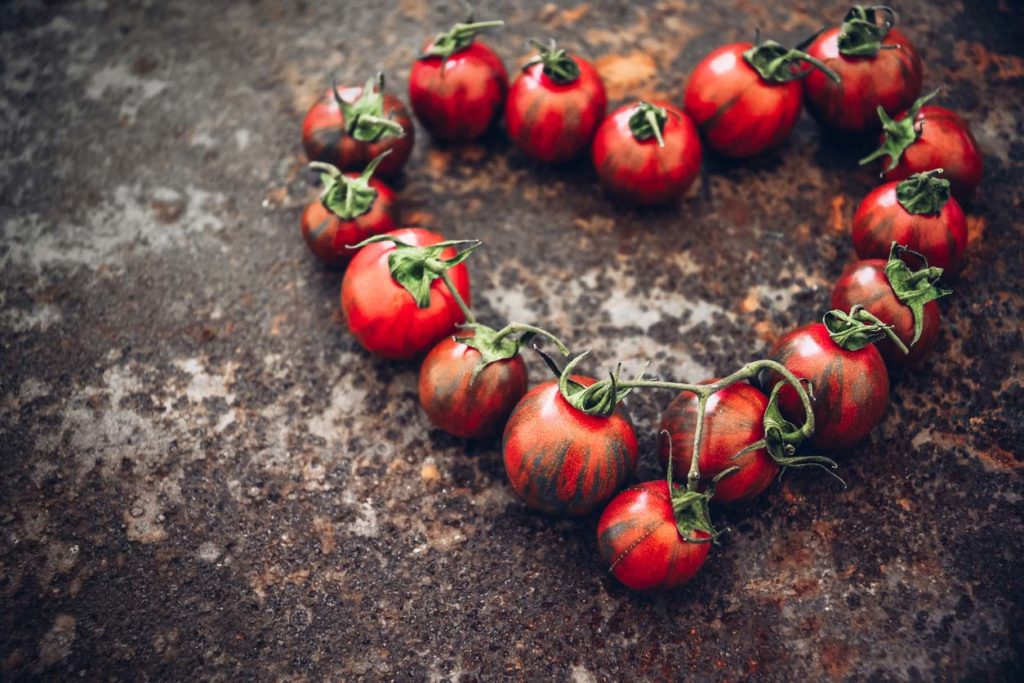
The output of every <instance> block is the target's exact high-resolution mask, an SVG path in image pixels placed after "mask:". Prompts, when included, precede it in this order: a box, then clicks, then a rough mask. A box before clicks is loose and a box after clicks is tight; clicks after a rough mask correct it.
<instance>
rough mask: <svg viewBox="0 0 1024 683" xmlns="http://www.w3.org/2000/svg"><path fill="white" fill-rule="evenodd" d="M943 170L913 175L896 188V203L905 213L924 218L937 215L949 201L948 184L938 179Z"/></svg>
mask: <svg viewBox="0 0 1024 683" xmlns="http://www.w3.org/2000/svg"><path fill="white" fill-rule="evenodd" d="M943 170H944V169H941V168H936V169H932V170H931V171H924V172H923V173H915V174H914V175H912V176H910V177H908V178H907V179H906V180H904V181H903V182H901V183H900V184H899V185H897V186H896V201H898V202H899V203H900V206H902V207H903V208H904V209H906V210H907V213H912V214H916V215H918V216H924V215H929V214H937V213H939V212H940V211H942V207H944V206H945V205H946V202H948V201H949V196H950V183H949V181H948V180H946V179H945V178H939V177H938V176H939V174H941V173H942V172H943Z"/></svg>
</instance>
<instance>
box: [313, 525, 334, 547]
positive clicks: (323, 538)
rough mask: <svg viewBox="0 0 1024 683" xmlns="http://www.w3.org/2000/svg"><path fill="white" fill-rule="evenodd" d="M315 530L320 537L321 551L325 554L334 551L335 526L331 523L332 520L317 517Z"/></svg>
mask: <svg viewBox="0 0 1024 683" xmlns="http://www.w3.org/2000/svg"><path fill="white" fill-rule="evenodd" d="M313 531H315V532H316V535H317V536H318V537H319V538H320V552H321V553H323V554H324V555H330V554H331V553H332V552H334V526H333V525H331V520H329V519H327V518H326V517H315V518H314V519H313Z"/></svg>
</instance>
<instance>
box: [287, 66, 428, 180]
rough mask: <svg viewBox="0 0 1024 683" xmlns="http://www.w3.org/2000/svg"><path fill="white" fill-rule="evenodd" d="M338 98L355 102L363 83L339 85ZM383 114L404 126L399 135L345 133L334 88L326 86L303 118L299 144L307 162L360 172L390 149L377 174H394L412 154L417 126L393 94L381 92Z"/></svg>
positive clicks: (343, 120)
mask: <svg viewBox="0 0 1024 683" xmlns="http://www.w3.org/2000/svg"><path fill="white" fill-rule="evenodd" d="M338 93H339V94H340V95H341V99H343V100H345V101H346V102H355V101H356V100H357V99H359V96H360V95H361V94H362V93H363V88H362V86H356V87H351V88H338ZM384 115H385V116H386V117H388V118H391V119H393V120H395V121H396V122H398V123H400V124H401V125H402V128H404V129H405V135H403V136H402V137H390V138H384V139H382V140H380V141H379V142H360V141H359V140H356V139H355V138H353V137H351V136H349V135H345V117H344V116H342V113H341V108H340V107H339V106H338V103H337V102H336V101H335V100H334V91H333V90H331V89H328V90H327V92H325V93H324V95H323V97H321V98H320V99H319V100H317V101H316V102H315V103H314V104H313V106H312V107H310V109H309V111H308V112H307V113H306V118H305V119H304V120H303V121H302V146H303V147H304V148H305V150H306V156H307V157H309V160H310V161H326V162H327V163H329V164H334V165H335V166H337V167H338V168H340V169H341V170H343V171H361V170H362V169H363V168H365V167H366V165H367V164H368V163H370V162H371V161H372V160H373V159H374V158H376V157H377V156H379V155H380V154H381V153H382V152H384V151H385V150H388V149H390V150H391V154H389V155H387V156H386V157H385V158H384V159H383V160H382V161H381V162H380V166H378V167H377V174H378V175H383V176H390V177H393V176H395V175H397V174H398V172H399V171H401V170H402V168H403V167H404V166H405V162H407V161H408V160H409V155H411V154H412V146H413V143H414V142H415V139H416V129H415V127H414V126H413V124H412V118H410V116H409V110H408V109H406V108H405V105H404V104H402V101H401V100H400V99H398V98H397V97H395V96H394V95H389V94H387V93H384Z"/></svg>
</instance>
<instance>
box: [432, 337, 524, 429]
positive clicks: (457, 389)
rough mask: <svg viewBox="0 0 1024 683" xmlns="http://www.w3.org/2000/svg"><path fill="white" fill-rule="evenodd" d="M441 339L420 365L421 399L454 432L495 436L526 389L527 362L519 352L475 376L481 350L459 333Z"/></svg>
mask: <svg viewBox="0 0 1024 683" xmlns="http://www.w3.org/2000/svg"><path fill="white" fill-rule="evenodd" d="M474 334H475V333H474V331H473V330H466V331H465V332H461V331H460V332H459V333H458V334H457V335H456V337H448V338H446V339H442V340H441V342H440V343H438V345H437V346H435V347H434V348H433V349H432V350H431V351H430V353H428V354H427V357H426V358H425V359H424V360H423V365H422V366H421V367H420V385H419V391H420V405H422V406H423V410H424V411H426V413H427V416H428V417H430V420H431V422H433V423H434V424H435V425H437V426H438V427H440V428H441V429H443V430H444V431H446V432H448V433H449V434H452V435H454V436H461V437H466V438H479V437H484V436H491V435H493V434H497V433H498V432H499V431H501V429H502V427H504V426H505V421H506V420H507V419H508V416H509V414H510V413H511V412H512V409H513V408H515V406H516V404H517V403H518V402H519V400H520V399H521V398H522V397H523V395H524V394H525V393H526V386H527V385H526V363H525V362H523V357H522V355H520V354H516V355H515V356H513V357H511V358H506V359H503V360H497V361H494V362H493V363H488V364H487V365H486V366H485V367H484V368H483V369H482V370H480V371H479V373H477V374H476V376H475V377H474V373H475V372H476V369H477V366H478V365H479V364H480V361H481V358H482V356H481V354H480V352H479V351H477V350H476V349H474V348H473V347H471V346H467V345H466V344H464V343H463V342H461V341H459V340H458V338H465V337H471V336H474Z"/></svg>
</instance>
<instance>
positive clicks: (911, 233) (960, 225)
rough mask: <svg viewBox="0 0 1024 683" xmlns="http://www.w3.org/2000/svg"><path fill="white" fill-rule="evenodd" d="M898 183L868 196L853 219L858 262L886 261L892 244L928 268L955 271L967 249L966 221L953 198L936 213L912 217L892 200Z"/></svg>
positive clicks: (912, 215)
mask: <svg viewBox="0 0 1024 683" xmlns="http://www.w3.org/2000/svg"><path fill="white" fill-rule="evenodd" d="M897 185H899V183H898V182H891V183H886V184H884V185H881V186H879V187H877V188H875V189H874V190H872V191H871V193H870V194H868V196H867V197H865V198H864V201H862V202H861V203H860V206H859V207H857V212H856V213H855V214H854V216H853V247H854V249H856V251H857V256H859V257H860V258H862V259H870V258H887V257H888V256H889V250H890V249H891V247H892V243H893V242H896V243H897V244H902V245H903V246H905V247H907V248H909V249H912V250H913V251H916V252H918V253H919V254H921V255H922V256H924V257H925V258H926V259H928V265H931V266H937V267H939V268H942V269H943V270H945V271H946V272H947V273H950V274H952V273H955V272H957V271H958V270H959V269H960V267H961V265H962V260H963V255H964V251H965V250H966V249H967V219H966V218H965V217H964V212H963V209H961V208H960V203H959V202H958V201H957V200H956V198H955V197H950V198H949V200H948V201H947V202H946V204H945V205H944V206H943V207H942V209H941V210H940V211H939V212H938V213H936V214H913V213H910V212H909V211H907V210H906V209H904V208H903V205H902V204H900V203H899V201H898V200H897V198H896V186H897Z"/></svg>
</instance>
